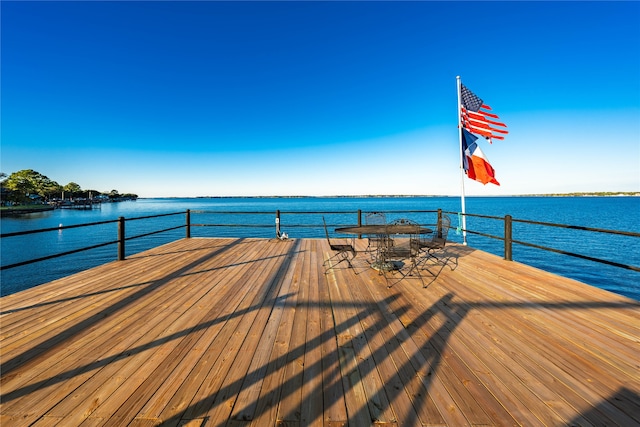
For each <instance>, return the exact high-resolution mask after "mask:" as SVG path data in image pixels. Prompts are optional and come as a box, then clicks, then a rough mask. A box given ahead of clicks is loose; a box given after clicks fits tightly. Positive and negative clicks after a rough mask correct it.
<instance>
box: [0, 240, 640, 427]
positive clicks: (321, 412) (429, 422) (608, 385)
mask: <svg viewBox="0 0 640 427" xmlns="http://www.w3.org/2000/svg"><path fill="white" fill-rule="evenodd" d="M358 244H359V245H360V244H362V245H363V247H364V245H365V241H364V240H362V241H358ZM329 254H330V250H329V248H328V245H327V242H326V240H321V239H300V240H289V241H277V240H266V239H227V238H219V239H204V238H191V239H184V240H180V241H177V242H173V243H170V244H167V245H164V246H161V247H158V248H155V249H152V250H150V251H147V252H144V253H141V254H138V255H135V256H131V257H130V258H129V259H127V260H125V261H119V262H118V261H114V262H113V263H110V264H107V265H103V266H100V267H97V268H94V269H91V270H87V271H84V272H81V273H78V274H75V275H73V276H70V277H66V278H63V279H60V280H57V281H54V282H51V283H47V284H44V285H42V286H39V287H36V288H34V289H29V290H26V291H23V292H20V293H17V294H13V295H9V296H6V297H3V298H2V299H0V303H1V306H0V312H1V314H0V321H1V324H0V326H1V331H0V350H1V363H2V366H1V369H2V370H1V380H0V393H1V401H0V424H1V425H2V426H27V425H37V426H53V425H58V426H102V425H110V426H127V425H131V426H151V425H162V426H178V425H180V426H182V425H188V426H207V427H209V426H222V425H252V426H273V425H282V426H343V425H350V426H368V425H373V424H375V425H379V426H385V425H389V426H391V425H393V426H396V425H397V426H421V425H424V426H443V425H446V426H464V425H475V426H480V425H481V426H488V425H524V426H574V425H581V426H582V425H584V426H587V425H594V426H595V425H606V426H613V425H620V426H633V425H640V303H639V302H637V301H634V300H631V299H627V298H624V297H622V296H619V295H615V294H612V293H609V292H606V291H603V290H600V289H596V288H593V287H590V286H587V285H585V284H582V283H579V282H576V281H573V280H569V279H566V278H562V277H558V276H555V275H552V274H550V273H547V272H544V271H541V270H538V269H535V268H532V267H528V266H525V265H522V264H519V263H516V262H507V261H504V260H502V259H501V258H499V257H496V256H494V255H490V254H487V253H485V252H481V251H478V250H474V249H472V248H469V247H464V246H460V245H451V246H449V247H448V248H447V251H446V254H445V256H444V261H445V263H446V264H443V265H440V264H435V263H433V262H431V263H429V264H427V266H428V268H429V271H430V273H429V272H427V271H425V272H424V276H425V278H424V281H425V284H427V285H428V286H427V287H426V288H423V287H422V285H421V283H420V281H419V279H418V278H415V277H408V278H405V279H402V280H400V281H399V282H397V283H395V284H394V285H393V286H392V287H391V288H389V289H388V288H387V286H386V282H385V280H384V278H383V277H382V276H379V275H378V273H377V272H376V271H375V270H373V269H371V268H369V267H368V264H367V262H366V256H365V255H364V254H361V255H358V257H357V258H356V268H355V271H354V270H352V269H348V268H336V269H334V270H331V271H330V272H329V273H328V274H324V268H323V266H322V263H323V260H324V259H325V258H326V257H327V256H328V255H329ZM340 267H342V266H340ZM356 273H358V274H356Z"/></svg>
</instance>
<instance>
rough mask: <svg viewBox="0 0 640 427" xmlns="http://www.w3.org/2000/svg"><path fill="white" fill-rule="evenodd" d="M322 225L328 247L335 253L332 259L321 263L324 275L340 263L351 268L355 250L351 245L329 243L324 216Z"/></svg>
mask: <svg viewBox="0 0 640 427" xmlns="http://www.w3.org/2000/svg"><path fill="white" fill-rule="evenodd" d="M322 223H323V224H324V233H325V235H326V236H327V242H329V247H330V248H331V250H332V251H334V252H335V254H334V255H333V256H332V257H330V258H327V259H326V260H325V261H324V262H323V263H322V265H323V266H324V267H325V270H324V273H325V274H327V272H328V271H329V270H331V269H334V268H336V266H338V264H340V263H342V262H346V263H347V264H349V268H353V264H351V260H352V259H353V258H355V257H356V250H355V247H354V246H353V244H348V243H336V242H335V241H331V238H330V237H329V229H328V228H327V222H326V221H325V219H324V216H323V217H322ZM349 254H351V259H350V258H349ZM354 271H355V269H354ZM356 274H357V273H356Z"/></svg>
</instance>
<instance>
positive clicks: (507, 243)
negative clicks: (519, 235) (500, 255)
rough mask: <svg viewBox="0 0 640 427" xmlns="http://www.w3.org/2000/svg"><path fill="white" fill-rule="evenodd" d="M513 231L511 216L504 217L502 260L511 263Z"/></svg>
mask: <svg viewBox="0 0 640 427" xmlns="http://www.w3.org/2000/svg"><path fill="white" fill-rule="evenodd" d="M512 234H513V229H512V223H511V215H505V217H504V259H505V260H507V261H513V253H512V246H513V235H512Z"/></svg>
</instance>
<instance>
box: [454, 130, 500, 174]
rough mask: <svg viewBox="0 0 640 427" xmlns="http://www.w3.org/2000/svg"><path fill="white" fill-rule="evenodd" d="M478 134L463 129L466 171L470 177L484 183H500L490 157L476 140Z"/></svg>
mask: <svg viewBox="0 0 640 427" xmlns="http://www.w3.org/2000/svg"><path fill="white" fill-rule="evenodd" d="M477 139H478V137H477V136H475V135H472V134H471V133H469V132H468V131H467V130H466V129H464V128H463V129H462V162H463V167H464V172H465V173H466V174H467V176H468V177H469V178H470V179H473V180H475V181H479V182H481V183H483V184H485V185H486V184H488V183H491V184H495V185H500V183H499V182H498V181H497V180H496V177H495V175H496V174H495V171H494V170H493V167H492V166H491V164H490V163H489V159H487V156H485V154H484V153H483V152H482V150H481V149H480V147H479V146H478V144H477V143H476V140H477Z"/></svg>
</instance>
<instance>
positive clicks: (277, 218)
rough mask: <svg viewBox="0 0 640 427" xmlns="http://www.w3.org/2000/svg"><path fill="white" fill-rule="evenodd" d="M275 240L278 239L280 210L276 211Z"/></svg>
mask: <svg viewBox="0 0 640 427" xmlns="http://www.w3.org/2000/svg"><path fill="white" fill-rule="evenodd" d="M276 238H277V239H279V238H280V209H278V210H276Z"/></svg>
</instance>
